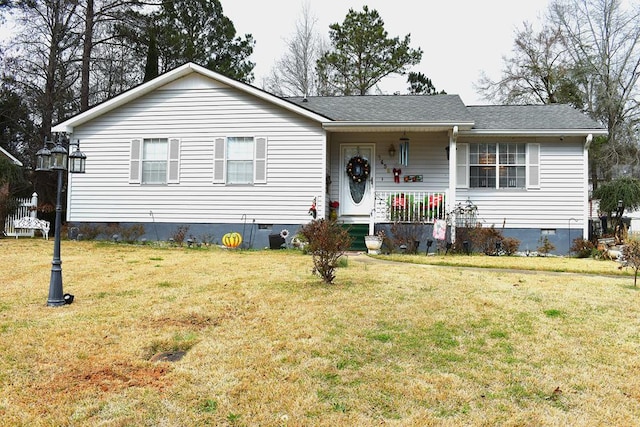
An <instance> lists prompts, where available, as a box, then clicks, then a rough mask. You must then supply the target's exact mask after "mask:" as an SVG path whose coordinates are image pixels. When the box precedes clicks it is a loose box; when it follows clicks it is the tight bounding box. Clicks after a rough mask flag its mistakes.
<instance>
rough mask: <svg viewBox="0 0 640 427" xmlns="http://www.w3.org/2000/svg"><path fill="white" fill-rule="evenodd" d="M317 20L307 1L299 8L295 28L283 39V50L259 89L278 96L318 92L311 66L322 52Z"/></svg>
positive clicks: (314, 64)
mask: <svg viewBox="0 0 640 427" xmlns="http://www.w3.org/2000/svg"><path fill="white" fill-rule="evenodd" d="M316 23H317V19H316V18H315V17H314V16H313V15H312V13H311V10H310V8H309V4H308V3H305V4H304V5H303V7H302V14H301V16H300V20H299V21H298V22H297V23H296V29H295V32H294V33H293V35H292V36H291V38H290V39H289V40H287V42H286V43H287V51H286V52H285V54H284V55H283V56H282V57H281V58H280V59H279V60H278V61H277V62H276V65H275V66H274V67H273V68H272V69H271V73H270V74H269V76H268V77H266V78H265V80H264V82H263V88H264V89H265V90H267V91H269V92H271V93H274V94H276V95H278V96H307V95H317V94H318V80H317V77H316V72H315V66H316V62H317V60H318V59H319V58H320V57H321V56H322V53H323V50H324V49H323V42H322V39H321V37H320V35H319V34H318V33H317V32H316V27H315V25H316Z"/></svg>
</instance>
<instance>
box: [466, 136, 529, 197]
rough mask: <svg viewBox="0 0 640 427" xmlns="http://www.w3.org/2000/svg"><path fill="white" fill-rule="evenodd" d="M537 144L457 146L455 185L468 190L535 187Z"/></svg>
mask: <svg viewBox="0 0 640 427" xmlns="http://www.w3.org/2000/svg"><path fill="white" fill-rule="evenodd" d="M539 153H540V145H539V144H524V143H480V144H471V143H469V144H467V143H461V144H458V151H457V174H458V179H457V180H458V186H459V187H468V188H537V187H538V186H539V176H538V174H539Z"/></svg>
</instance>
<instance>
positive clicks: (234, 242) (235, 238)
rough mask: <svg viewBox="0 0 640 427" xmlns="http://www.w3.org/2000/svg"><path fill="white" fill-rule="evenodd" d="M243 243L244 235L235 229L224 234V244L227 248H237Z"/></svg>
mask: <svg viewBox="0 0 640 427" xmlns="http://www.w3.org/2000/svg"><path fill="white" fill-rule="evenodd" d="M240 243H242V236H241V235H240V233H236V232H235V231H233V232H231V233H227V234H225V235H224V236H222V244H223V245H225V246H226V247H227V248H237V247H238V246H240Z"/></svg>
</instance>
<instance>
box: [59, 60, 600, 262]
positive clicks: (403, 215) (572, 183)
mask: <svg viewBox="0 0 640 427" xmlns="http://www.w3.org/2000/svg"><path fill="white" fill-rule="evenodd" d="M53 132H65V133H67V134H69V137H70V138H71V139H73V140H76V139H77V140H79V141H80V144H81V149H82V151H83V152H84V153H85V154H86V155H87V167H86V173H85V174H70V176H69V184H68V192H67V197H68V200H67V203H68V204H67V206H68V208H67V221H69V222H71V223H72V224H75V225H80V224H105V223H121V224H122V225H132V224H143V225H144V226H145V230H146V236H145V237H147V238H149V239H150V240H155V239H156V238H157V239H161V240H166V239H167V238H169V237H170V236H171V234H172V232H173V230H176V229H177V228H178V227H180V226H185V227H186V226H188V227H189V231H188V235H191V236H193V237H195V238H196V239H199V240H204V236H209V237H210V236H214V237H215V240H216V241H221V238H222V235H223V234H225V233H227V232H229V231H237V232H240V233H242V234H243V237H244V240H245V242H246V243H248V246H251V247H253V248H262V247H266V246H268V244H269V239H270V236H275V235H277V234H280V233H281V232H282V230H288V231H289V235H290V236H292V235H294V234H295V232H296V230H297V229H298V228H299V227H300V226H302V225H304V224H305V223H308V222H309V221H310V220H311V219H312V216H311V215H310V214H311V213H313V210H312V209H311V208H312V206H315V208H316V212H317V217H318V218H323V217H328V216H329V215H336V216H337V219H338V221H340V222H343V223H345V224H348V225H350V226H351V228H352V229H353V230H358V229H359V230H360V231H361V233H362V234H368V233H371V232H372V230H373V229H374V228H376V229H377V228H379V227H384V226H388V225H389V224H391V223H393V222H395V221H399V222H413V223H420V224H425V225H426V229H427V230H428V227H431V226H432V224H433V223H434V222H435V221H437V220H447V221H448V223H449V224H450V225H451V224H456V223H458V224H460V223H461V220H462V221H463V222H464V221H469V220H472V222H473V224H472V225H475V224H476V223H479V224H482V226H492V225H493V226H495V227H496V228H499V229H500V230H502V232H503V234H504V235H505V236H511V237H515V238H517V239H520V240H521V242H522V243H521V249H522V250H526V249H530V250H535V248H537V246H539V241H540V238H541V236H548V238H549V240H550V241H551V242H552V243H553V244H554V245H555V246H556V248H557V253H566V252H567V251H568V248H569V246H570V240H571V239H574V238H576V237H579V236H584V237H585V238H586V237H587V235H588V222H589V219H590V218H589V211H588V205H589V193H588V173H587V172H588V170H587V169H588V149H589V144H590V143H591V141H592V139H593V137H595V136H598V135H605V134H606V130H605V129H602V128H601V127H600V126H599V125H598V124H597V123H596V122H594V121H593V120H591V119H590V118H589V117H587V116H586V115H584V114H582V113H581V112H579V111H577V110H575V109H573V108H571V107H569V106H567V105H536V106H533V105H526V106H466V105H465V104H464V103H463V102H462V100H461V99H460V97H459V96H457V95H431V96H423V95H381V96H344V97H307V98H281V97H278V96H275V95H273V94H270V93H268V92H265V91H263V90H260V89H258V88H256V87H254V86H251V85H248V84H245V83H242V82H239V81H236V80H233V79H230V78H228V77H225V76H222V75H220V74H218V73H215V72H213V71H210V70H208V69H205V68H203V67H200V66H198V65H195V64H192V63H188V64H185V65H183V66H181V67H178V68H176V69H174V70H172V71H169V72H168V73H166V74H163V75H161V76H159V77H157V78H156V79H154V80H151V81H149V82H147V83H144V84H142V85H141V86H138V87H136V88H133V89H131V90H129V91H127V92H125V93H123V94H121V95H119V96H116V97H115V98H113V99H111V100H109V101H106V102H104V103H102V104H100V105H97V106H95V107H94V108H92V109H90V110H88V111H85V112H83V113H81V114H78V115H76V116H74V117H72V118H70V119H69V120H66V121H65V122H63V123H60V124H58V125H57V126H55V127H54V128H53ZM471 206H472V207H473V213H472V214H470V212H471V209H470V207H471ZM333 207H337V208H335V209H334V208H333ZM332 211H335V213H332ZM439 224H441V222H439ZM463 225H469V224H463ZM427 232H428V231H427ZM285 234H286V233H285ZM421 246H424V244H423V245H421Z"/></svg>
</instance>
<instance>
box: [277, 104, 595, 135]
mask: <svg viewBox="0 0 640 427" xmlns="http://www.w3.org/2000/svg"><path fill="white" fill-rule="evenodd" d="M285 99H286V100H287V101H290V102H292V103H294V104H296V105H298V106H300V107H303V108H305V109H307V110H309V111H312V112H314V113H317V114H320V115H322V116H324V117H326V118H327V119H330V120H332V121H336V122H356V123H357V122H368V123H369V122H379V123H425V124H429V123H452V124H459V123H474V126H473V127H472V129H476V130H552V129H557V130H562V129H576V130H577V129H580V130H588V129H600V130H602V126H600V125H599V124H598V123H597V122H596V121H594V120H592V119H591V118H590V117H588V116H587V115H586V114H583V113H582V112H580V111H578V110H576V109H575V108H573V107H571V106H569V105H566V104H551V105H480V106H469V107H467V106H465V105H464V103H463V102H462V100H461V99H460V97H459V96H458V95H431V96H426V95H366V96H312V97H308V98H306V101H304V98H302V97H296V98H285Z"/></svg>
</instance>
